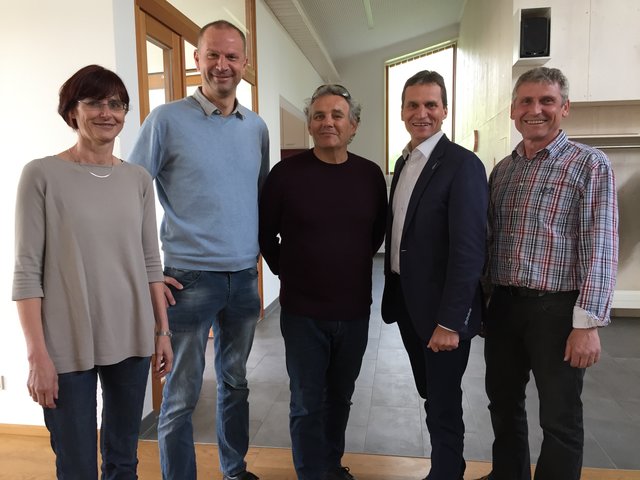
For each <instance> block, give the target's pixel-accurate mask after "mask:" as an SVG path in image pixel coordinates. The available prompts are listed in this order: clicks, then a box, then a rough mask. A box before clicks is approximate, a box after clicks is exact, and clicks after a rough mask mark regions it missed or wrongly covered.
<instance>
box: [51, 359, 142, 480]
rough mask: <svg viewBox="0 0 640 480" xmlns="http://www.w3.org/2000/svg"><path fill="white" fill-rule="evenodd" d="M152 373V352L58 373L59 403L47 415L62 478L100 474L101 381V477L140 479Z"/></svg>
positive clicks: (71, 479)
mask: <svg viewBox="0 0 640 480" xmlns="http://www.w3.org/2000/svg"><path fill="white" fill-rule="evenodd" d="M148 375H149V357H130V358H127V359H126V360H123V361H122V362H120V363H117V364H115V365H102V366H96V367H94V368H92V369H91V370H86V371H82V372H71V373H63V374H60V375H58V386H59V390H58V400H57V401H56V408H45V409H44V420H45V424H46V426H47V429H48V430H49V433H50V434H51V448H52V449H53V451H54V453H55V454H56V472H57V478H58V479H61V480H76V479H77V480H91V479H97V478H98V469H97V463H98V459H97V448H96V443H97V419H96V408H97V405H96V389H97V382H98V377H100V385H101V387H102V426H101V428H100V453H101V455H102V467H101V470H102V475H101V478H102V480H129V479H137V478H138V476H137V475H136V469H137V466H138V456H137V451H138V436H139V433H140V421H141V419H142V408H143V403H144V395H145V391H146V386H147V378H148Z"/></svg>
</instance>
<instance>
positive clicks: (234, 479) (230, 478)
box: [222, 470, 260, 480]
mask: <svg viewBox="0 0 640 480" xmlns="http://www.w3.org/2000/svg"><path fill="white" fill-rule="evenodd" d="M222 480H260V479H259V478H258V477H257V476H256V475H254V474H253V473H251V472H248V471H247V470H245V471H244V472H241V473H238V474H236V475H225V476H224V477H222Z"/></svg>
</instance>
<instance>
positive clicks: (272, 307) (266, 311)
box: [262, 297, 280, 318]
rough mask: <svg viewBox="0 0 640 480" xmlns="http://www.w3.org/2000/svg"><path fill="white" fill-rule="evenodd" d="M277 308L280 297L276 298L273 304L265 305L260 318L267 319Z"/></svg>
mask: <svg viewBox="0 0 640 480" xmlns="http://www.w3.org/2000/svg"><path fill="white" fill-rule="evenodd" d="M279 307H280V297H276V298H275V300H274V301H273V302H271V303H270V304H269V305H267V306H266V307H265V308H264V315H263V316H262V318H267V317H268V316H269V315H271V314H272V313H273V312H274V310H276V309H277V308H279Z"/></svg>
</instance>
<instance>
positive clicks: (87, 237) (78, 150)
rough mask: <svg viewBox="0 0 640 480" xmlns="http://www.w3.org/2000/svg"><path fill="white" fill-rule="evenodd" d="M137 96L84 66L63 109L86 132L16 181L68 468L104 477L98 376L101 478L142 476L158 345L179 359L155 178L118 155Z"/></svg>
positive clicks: (19, 275)
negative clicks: (141, 437) (140, 453)
mask: <svg viewBox="0 0 640 480" xmlns="http://www.w3.org/2000/svg"><path fill="white" fill-rule="evenodd" d="M128 103H129V95H128V94H127V90H126V88H125V86H124V84H123V82H122V80H121V79H120V78H119V77H118V76H117V75H116V74H115V73H113V72H111V71H109V70H106V69H104V68H103V67H100V66H97V65H89V66H87V67H84V68H82V69H80V70H79V71H78V72H76V73H75V74H74V75H73V76H71V78H69V79H68V80H67V81H66V82H65V83H64V84H63V85H62V87H61V89H60V95H59V105H58V113H59V114H60V116H61V117H62V118H63V119H64V121H65V122H66V123H67V124H68V125H69V126H70V127H71V128H72V129H73V130H74V131H75V132H76V134H77V142H76V143H75V144H74V145H73V146H71V147H70V148H67V149H66V150H64V151H63V152H60V153H58V154H57V155H52V156H48V157H45V158H41V159H38V160H33V161H32V162H30V163H28V164H27V165H26V166H25V168H24V170H23V172H22V177H21V179H20V184H19V186H18V196H17V202H16V259H15V271H14V280H13V299H14V300H16V302H17V307H18V315H19V317H20V322H21V324H22V328H23V331H24V335H25V339H26V343H27V352H28V360H29V378H28V382H27V387H28V390H29V394H30V396H31V398H32V399H33V400H34V401H35V402H37V403H38V404H39V405H41V406H42V407H43V409H44V419H45V423H46V426H47V429H48V430H49V432H50V435H51V446H52V448H53V451H54V453H55V455H56V470H57V476H58V478H64V479H82V480H87V479H92V478H93V479H96V478H97V454H96V444H97V432H96V429H97V420H96V407H97V404H96V403H97V402H96V390H97V380H98V378H99V379H100V384H101V389H102V419H101V427H100V451H101V454H102V467H101V469H102V477H101V478H103V479H107V480H108V479H125V478H126V479H133V478H137V476H136V468H137V463H138V460H137V445H138V433H139V429H140V420H141V417H142V409H143V401H144V395H145V391H146V385H147V377H148V373H149V358H150V356H151V355H152V354H153V353H155V357H154V361H153V365H152V368H153V374H154V375H155V376H157V377H161V376H163V375H165V374H166V373H168V372H169V371H170V370H171V364H172V351H171V343H170V336H171V332H170V331H169V329H168V321H167V315H166V308H165V304H164V294H163V279H164V277H163V274H162V267H161V262H160V256H159V252H158V242H157V231H156V222H155V206H154V205H155V201H154V194H153V187H152V182H151V178H150V177H149V174H148V173H147V172H146V171H145V170H144V169H143V168H140V167H138V166H134V165H130V164H128V163H124V162H123V161H122V160H120V159H119V158H117V157H115V156H114V155H113V146H114V142H115V139H116V137H117V136H118V134H119V133H120V131H121V130H122V127H123V125H124V119H125V115H126V114H127V111H128ZM154 326H155V335H154Z"/></svg>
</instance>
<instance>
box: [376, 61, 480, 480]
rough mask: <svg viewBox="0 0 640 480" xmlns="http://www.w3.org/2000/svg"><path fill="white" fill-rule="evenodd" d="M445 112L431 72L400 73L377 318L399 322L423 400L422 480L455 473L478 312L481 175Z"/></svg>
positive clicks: (460, 463)
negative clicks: (397, 135) (400, 139)
mask: <svg viewBox="0 0 640 480" xmlns="http://www.w3.org/2000/svg"><path fill="white" fill-rule="evenodd" d="M446 117H447V92H446V88H445V85H444V80H443V78H442V76H441V75H440V74H438V73H437V72H431V71H427V70H425V71H422V72H418V73H417V74H415V75H414V76H413V77H411V78H410V79H409V80H407V82H406V83H405V86H404V89H403V91H402V120H403V121H404V123H405V127H406V129H407V131H408V132H409V134H410V135H411V141H410V142H409V144H408V145H407V147H406V148H405V149H404V151H403V155H402V157H401V158H399V159H398V162H397V163H396V168H395V173H394V176H393V181H392V183H391V194H390V199H389V215H388V216H387V218H388V220H387V237H386V244H385V287H384V294H383V298H382V318H383V319H384V321H385V322H386V323H393V322H397V323H398V327H399V329H400V334H401V336H402V341H403V343H404V346H405V349H406V350H407V353H408V355H409V360H410V362H411V369H412V370H413V377H414V380H415V383H416V387H417V389H418V392H419V394H420V396H421V397H422V398H424V399H425V404H424V405H425V411H426V413H427V428H428V429H429V435H430V438H431V470H430V472H429V474H428V475H427V477H425V480H462V478H463V475H464V471H465V466H466V464H465V461H464V457H463V447H464V422H463V420H462V389H461V382H462V375H463V374H464V371H465V369H466V367H467V361H468V359H469V348H470V344H471V338H472V337H473V336H475V335H476V334H477V333H478V331H479V329H480V320H481V314H482V313H481V312H482V294H481V290H480V277H481V274H482V269H483V265H484V260H485V234H486V220H487V202H488V193H487V177H486V172H485V169H484V166H483V164H482V162H481V161H480V159H478V157H477V156H476V155H475V154H473V153H472V152H470V151H469V150H466V149H464V148H462V147H460V146H459V145H456V144H455V143H453V142H451V141H450V140H449V139H448V138H447V137H446V135H445V134H444V132H442V122H443V121H444V119H445V118H446Z"/></svg>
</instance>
